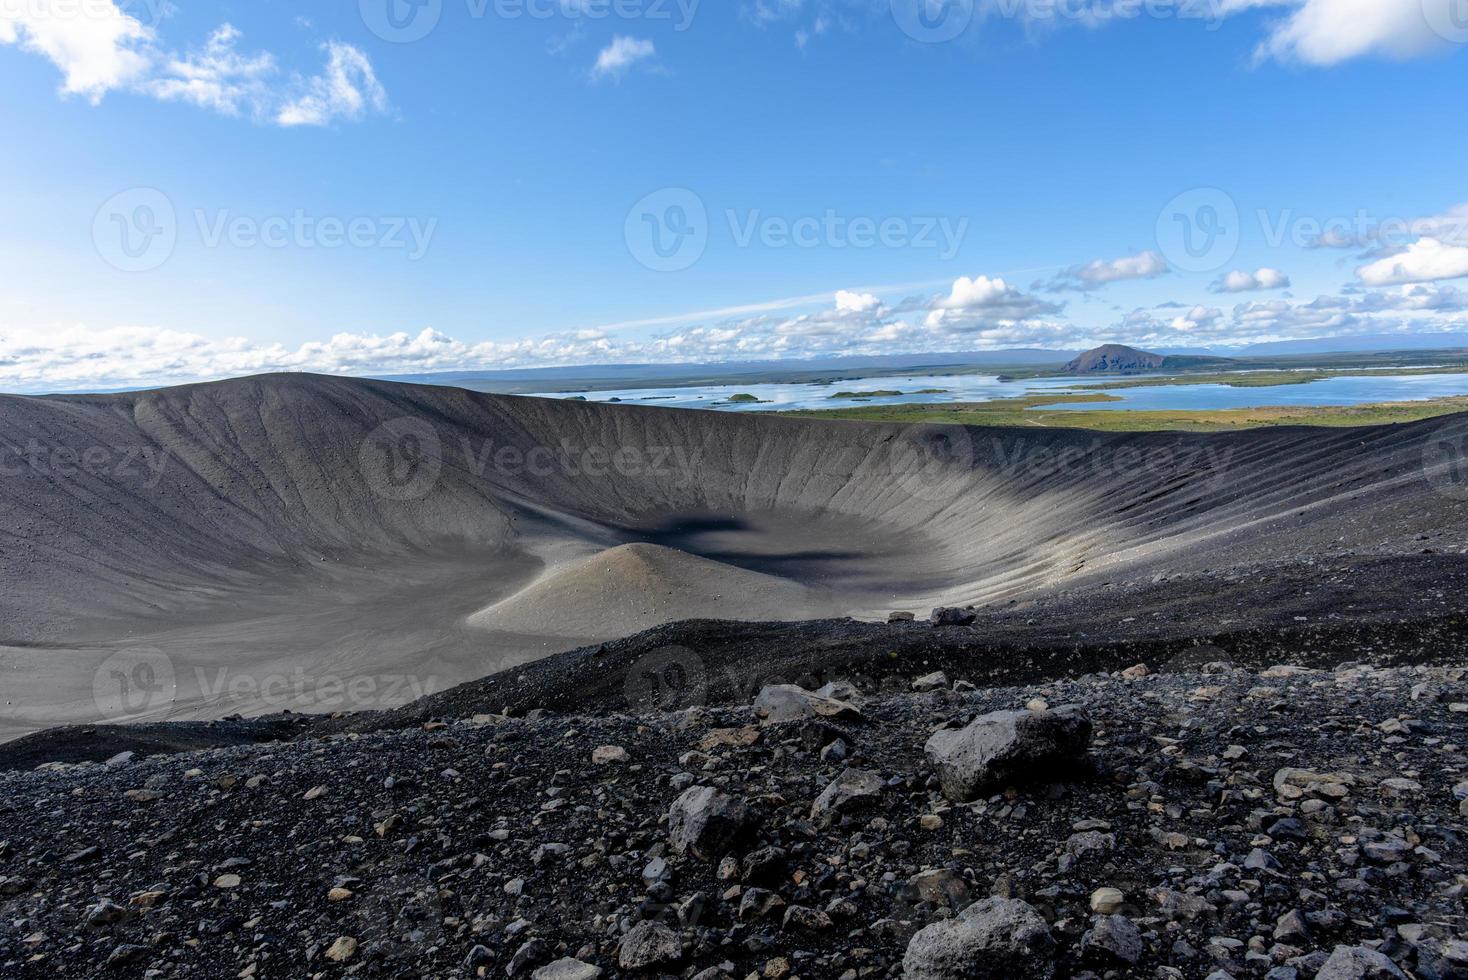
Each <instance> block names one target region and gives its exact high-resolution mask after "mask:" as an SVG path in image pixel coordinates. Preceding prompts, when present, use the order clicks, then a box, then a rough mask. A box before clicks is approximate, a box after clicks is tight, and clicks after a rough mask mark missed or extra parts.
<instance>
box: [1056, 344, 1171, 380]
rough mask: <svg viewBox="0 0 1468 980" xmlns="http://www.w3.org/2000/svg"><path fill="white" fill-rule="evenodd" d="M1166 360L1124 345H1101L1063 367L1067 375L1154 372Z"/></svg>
mask: <svg viewBox="0 0 1468 980" xmlns="http://www.w3.org/2000/svg"><path fill="white" fill-rule="evenodd" d="M1164 360H1166V358H1164V357H1163V356H1162V355H1161V354H1153V353H1150V352H1148V351H1144V350H1137V349H1136V348H1135V347H1127V346H1126V345H1125V344H1103V345H1102V346H1100V347H1097V348H1096V349H1094V350H1088V351H1086V352H1085V353H1084V354H1082V355H1081V356H1080V357H1077V358H1076V359H1075V360H1073V361H1071V362H1070V363H1069V364H1067V365H1066V366H1065V370H1066V372H1067V373H1068V374H1106V373H1113V374H1114V373H1117V372H1122V371H1155V370H1157V369H1158V368H1160V367H1162V362H1163V361H1164Z"/></svg>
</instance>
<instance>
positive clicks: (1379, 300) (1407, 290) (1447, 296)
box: [1355, 283, 1468, 313]
mask: <svg viewBox="0 0 1468 980" xmlns="http://www.w3.org/2000/svg"><path fill="white" fill-rule="evenodd" d="M1355 305H1356V309H1358V310H1362V311H1365V312H1380V311H1392V312H1405V313H1459V312H1464V311H1468V290H1465V289H1458V288H1456V287H1453V286H1439V285H1436V284H1434V283H1411V284H1408V285H1403V286H1398V287H1396V288H1395V289H1380V290H1374V291H1372V292H1370V293H1367V294H1366V295H1365V296H1362V297H1361V298H1360V299H1358V300H1357V301H1356V304H1355Z"/></svg>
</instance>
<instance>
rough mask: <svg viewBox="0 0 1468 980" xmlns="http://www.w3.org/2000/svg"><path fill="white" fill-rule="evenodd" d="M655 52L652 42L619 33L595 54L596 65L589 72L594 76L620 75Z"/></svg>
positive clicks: (655, 48) (655, 47)
mask: <svg viewBox="0 0 1468 980" xmlns="http://www.w3.org/2000/svg"><path fill="white" fill-rule="evenodd" d="M657 53H658V51H657V46H656V45H654V44H653V42H651V41H645V40H642V39H640V38H635V37H625V36H623V35H620V34H619V35H618V36H616V37H614V38H612V43H611V44H609V45H607V46H606V47H605V48H602V50H601V53H600V54H598V55H597V56H596V66H595V67H594V68H593V69H592V70H591V73H592V76H593V77H596V78H604V77H606V76H608V75H612V76H616V75H621V74H622V73H623V72H625V71H626V70H627V69H628V68H631V67H632V66H633V65H635V64H637V63H638V62H639V61H646V60H647V59H648V58H652V57H654V56H655V55H656V54H657Z"/></svg>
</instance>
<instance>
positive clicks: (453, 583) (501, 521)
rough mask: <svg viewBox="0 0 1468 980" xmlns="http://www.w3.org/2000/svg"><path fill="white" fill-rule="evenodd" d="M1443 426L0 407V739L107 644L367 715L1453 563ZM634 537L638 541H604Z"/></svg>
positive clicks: (169, 703) (471, 402)
mask: <svg viewBox="0 0 1468 980" xmlns="http://www.w3.org/2000/svg"><path fill="white" fill-rule="evenodd" d="M1462 428H1463V423H1462V422H1461V421H1459V420H1456V419H1446V420H1436V421H1431V422H1426V423H1421V424H1417V425H1411V426H1399V427H1382V428H1373V429H1329V430H1321V429H1274V430H1266V431H1257V432H1247V433H1237V434H1227V435H1215V436H1194V435H1182V434H1167V433H1159V434H1137V435H1102V434H1096V433H1088V432H1080V431H1052V430H1045V429H1038V428H1037V429H1035V430H980V429H964V428H958V427H922V426H920V427H902V426H888V425H866V424H859V423H851V422H816V421H808V420H795V419H785V418H779V417H772V416H766V415H758V414H720V413H711V412H694V411H686V410H669V409H656V408H644V407H634V406H613V405H597V404H588V403H577V402H566V401H548V400H537V399H527V398H515V397H506V396H493V395H484V394H477V393H471V392H467V391H462V390H457V389H450V388H440V387H420V386H412V385H398V384H392V383H386V382H373V381H362V380H350V379H335V378H324V377H314V376H299V375H276V376H267V377H260V378H251V379H243V380H237V381H229V382H221V383H217V384H208V385H193V386H186V387H180V388H173V389H166V390H161V391H152V392H140V393H129V394H120V395H108V396H77V397H49V398H23V397H5V398H0V446H3V447H4V455H3V457H0V468H3V471H4V476H3V478H0V574H3V578H0V583H3V584H0V590H3V592H0V603H3V609H0V612H3V618H0V630H3V633H0V667H3V668H4V674H3V676H4V678H5V684H6V689H5V692H4V694H5V700H7V701H11V702H13V704H12V705H10V706H9V707H8V710H9V717H8V722H9V726H10V728H11V730H23V729H26V728H34V727H39V726H41V725H44V724H51V723H55V722H58V721H63V720H91V719H93V718H95V717H96V714H97V710H98V709H97V707H96V700H95V698H94V695H95V693H96V692H95V690H94V683H93V682H94V680H95V679H96V677H97V676H98V672H99V667H102V666H103V665H104V664H105V663H106V662H107V661H108V659H109V658H110V657H113V656H114V655H116V654H117V652H118V651H120V650H123V649H124V648H139V647H141V648H146V649H156V650H158V651H162V653H163V654H164V655H166V657H167V658H168V662H169V663H170V664H171V665H172V668H173V671H174V676H173V677H172V678H171V679H170V682H171V683H172V684H175V685H176V689H174V688H169V689H168V692H167V693H168V697H167V698H166V699H165V700H164V701H162V702H155V703H150V704H149V705H148V708H149V709H150V710H151V711H152V712H153V713H155V714H160V713H173V714H180V715H182V714H189V713H192V714H196V715H199V714H202V715H210V714H219V713H222V712H223V711H225V710H231V709H234V708H241V709H244V710H258V709H262V708H264V707H268V706H282V703H281V702H280V701H279V699H278V698H277V699H276V700H271V699H270V698H269V697H266V696H264V694H262V693H261V692H260V691H259V690H258V687H259V681H260V678H262V677H267V676H271V675H272V674H275V673H282V672H285V673H290V672H300V671H304V672H305V673H306V674H307V675H309V676H313V677H321V676H324V675H330V676H341V677H360V676H387V675H393V676H396V677H399V678H402V677H404V676H406V677H407V678H408V679H409V680H410V681H413V682H414V683H410V684H406V685H398V686H396V687H395V688H394V691H393V692H392V693H390V694H389V693H384V692H383V691H382V690H377V691H375V692H374V694H373V697H376V698H379V699H380V701H379V702H371V701H369V703H367V704H330V703H325V702H322V703H314V702H312V701H311V700H310V699H309V698H308V699H306V700H304V701H300V703H293V704H291V705H290V706H294V707H307V708H310V707H318V708H320V707H367V706H376V705H377V704H378V703H380V702H384V701H385V702H391V701H400V700H405V699H406V698H408V697H411V696H412V695H414V694H417V693H422V685H423V684H425V683H427V684H432V685H435V686H442V685H446V684H449V683H454V682H457V681H460V680H464V679H468V678H471V677H477V676H481V675H483V674H485V673H488V672H490V671H492V670H495V669H498V668H500V667H503V666H507V665H510V664H513V663H516V662H521V661H524V660H528V659H534V658H537V657H540V656H543V655H546V654H549V653H553V652H556V651H558V650H562V649H567V648H569V647H572V646H576V645H579V644H580V643H583V642H586V640H587V639H597V638H609V637H612V636H615V635H618V634H619V633H620V632H625V631H626V629H627V628H628V627H629V626H631V627H633V628H641V627H642V626H647V625H653V624H655V623H657V622H662V621H666V620H669V619H677V618H685V617H689V616H716V617H719V618H726V619H770V618H789V619H797V618H809V617H813V616H820V615H839V614H856V615H873V614H879V613H882V612H885V610H886V609H888V608H894V607H902V606H910V607H913V608H916V609H918V610H919V611H923V610H925V609H926V607H927V606H929V605H933V604H938V603H943V604H957V603H973V602H977V603H988V602H997V601H1001V600H1013V599H1018V600H1028V599H1035V598H1041V597H1044V596H1047V595H1053V594H1054V593H1056V592H1057V591H1058V590H1065V591H1066V592H1068V593H1086V592H1088V591H1089V592H1094V591H1096V590H1099V589H1103V588H1108V587H1114V586H1116V585H1117V584H1118V583H1126V582H1132V581H1135V582H1142V581H1152V580H1154V579H1155V578H1156V577H1157V576H1159V575H1163V576H1169V577H1183V578H1187V577H1189V576H1198V575H1204V574H1216V573H1217V572H1219V571H1220V570H1228V569H1241V570H1243V569H1248V568H1250V567H1254V566H1259V565H1263V564H1269V563H1278V562H1299V561H1309V560H1313V559H1314V558H1317V557H1324V556H1339V555H1343V554H1345V555H1369V556H1372V557H1373V558H1383V557H1386V558H1390V557H1393V556H1396V557H1401V558H1403V559H1404V560H1405V559H1406V556H1410V555H1413V554H1416V553H1418V552H1421V551H1423V550H1424V549H1429V548H1430V549H1433V550H1436V551H1440V552H1461V550H1462V548H1463V534H1464V532H1463V528H1464V526H1465V524H1464V521H1463V519H1462V518H1463V516H1464V513H1465V512H1464V506H1465V505H1464V504H1463V503H1462V501H1461V500H1459V499H1458V497H1461V496H1465V495H1468V494H1460V493H1456V490H1457V489H1460V488H1459V487H1457V486H1456V485H1452V484H1450V483H1447V482H1446V481H1448V480H1449V478H1450V476H1451V473H1450V471H1448V470H1447V469H1446V468H1443V469H1441V470H1425V469H1424V458H1425V457H1424V453H1425V452H1426V458H1427V459H1429V460H1432V459H1435V458H1436V457H1434V456H1433V454H1432V451H1431V450H1432V447H1433V446H1434V445H1435V444H1436V441H1437V440H1440V439H1441V438H1443V437H1445V436H1452V437H1454V438H1458V437H1460V436H1461V430H1462ZM629 544H643V545H648V546H654V547H650V548H644V549H633V550H632V551H630V552H629V551H625V550H624V551H614V552H611V553H610V554H609V555H606V556H602V557H601V558H600V559H598V558H597V557H596V556H598V555H600V553H601V552H603V551H607V550H608V549H617V548H620V547H621V546H625V545H629ZM599 569H600V570H601V571H599ZM598 575H601V576H602V580H601V581H598ZM568 605H574V607H575V608H566V607H567V606H568ZM634 606H635V607H636V608H629V607H634ZM782 610H783V611H784V614H783V615H779V614H780V613H781V611H782ZM221 671H224V672H226V673H221ZM103 673H105V671H104V672H103ZM240 676H243V677H244V679H245V681H246V683H244V684H243V685H242V686H241V685H235V686H233V687H230V686H228V682H230V681H233V680H237V679H238V678H239V677H240ZM415 684H417V685H418V686H416V687H415V686H414V685H415ZM297 700H298V701H299V699H297Z"/></svg>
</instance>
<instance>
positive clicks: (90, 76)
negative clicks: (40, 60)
mask: <svg viewBox="0 0 1468 980" xmlns="http://www.w3.org/2000/svg"><path fill="white" fill-rule="evenodd" d="M153 41H154V35H153V31H152V30H151V29H150V28H148V27H145V26H144V25H143V24H142V23H141V22H140V21H139V20H138V19H137V18H135V17H132V16H129V15H128V14H126V13H124V12H123V11H122V10H121V9H120V8H119V7H118V6H117V5H116V4H114V3H112V2H111V0H89V2H85V3H78V2H75V0H27V2H24V3H14V2H12V3H3V4H0V44H17V45H19V46H20V47H21V48H23V49H24V50H26V51H30V52H33V53H35V54H39V55H42V56H44V57H46V58H49V59H50V60H51V62H52V64H54V65H55V66H56V67H57V68H59V69H60V70H61V74H62V83H61V90H62V91H63V92H65V93H66V94H68V95H80V96H83V97H84V98H87V99H90V100H91V101H92V102H93V103H96V102H99V101H101V99H102V96H104V95H105V94H107V93H108V92H109V91H111V90H112V89H116V88H125V87H127V86H129V85H131V84H133V83H134V82H136V81H138V80H139V79H141V78H143V77H145V76H146V75H147V74H148V72H149V71H150V70H151V68H152V64H153V53H152V51H151V47H152V44H153Z"/></svg>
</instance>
